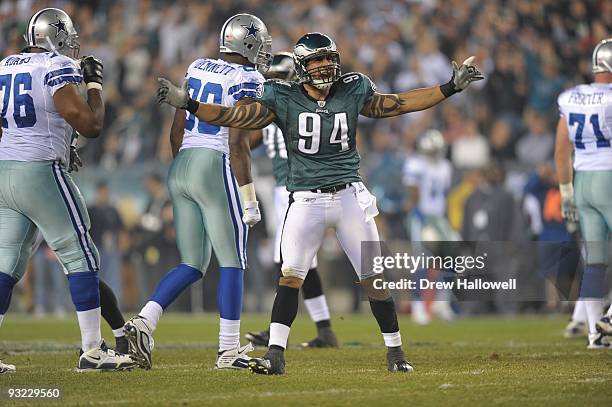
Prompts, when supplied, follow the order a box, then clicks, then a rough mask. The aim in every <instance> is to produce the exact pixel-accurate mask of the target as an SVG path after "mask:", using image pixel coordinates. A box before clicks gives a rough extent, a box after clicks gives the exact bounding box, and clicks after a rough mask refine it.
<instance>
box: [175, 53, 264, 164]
mask: <svg viewBox="0 0 612 407" xmlns="http://www.w3.org/2000/svg"><path fill="white" fill-rule="evenodd" d="M185 79H186V80H187V88H188V90H189V94H190V95H191V97H192V98H193V99H195V100H198V101H200V102H203V103H215V104H220V105H223V106H228V107H230V106H233V105H234V104H235V103H236V102H237V101H239V100H240V99H242V98H244V97H253V98H254V97H255V90H256V89H257V87H258V86H259V84H261V83H262V82H263V80H264V79H263V76H262V75H261V74H260V73H259V72H257V70H255V68H253V67H248V66H244V65H239V64H233V63H230V62H227V61H224V60H221V59H207V58H204V59H197V60H195V61H194V62H193V63H192V64H191V65H190V66H189V68H188V69H187V74H186V75H185ZM185 114H186V118H187V120H186V122H185V134H184V137H183V144H182V146H181V149H183V148H194V147H204V148H210V149H212V150H216V151H220V152H222V153H225V154H228V153H229V147H228V137H229V129H228V128H227V127H221V126H213V125H211V124H208V123H206V122H204V121H201V120H199V119H198V118H197V117H195V115H193V114H191V113H189V112H186V113H185Z"/></svg>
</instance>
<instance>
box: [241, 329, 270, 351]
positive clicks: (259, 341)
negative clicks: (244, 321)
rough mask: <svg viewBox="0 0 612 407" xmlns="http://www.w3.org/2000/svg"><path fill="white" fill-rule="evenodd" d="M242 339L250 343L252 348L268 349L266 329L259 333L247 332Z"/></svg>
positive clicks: (268, 333)
mask: <svg viewBox="0 0 612 407" xmlns="http://www.w3.org/2000/svg"><path fill="white" fill-rule="evenodd" d="M244 337H245V338H246V340H247V341H249V342H251V343H252V344H253V346H265V347H268V341H269V340H270V330H269V329H267V330H265V331H261V332H247V333H246V334H245V335H244Z"/></svg>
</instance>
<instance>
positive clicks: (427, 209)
mask: <svg viewBox="0 0 612 407" xmlns="http://www.w3.org/2000/svg"><path fill="white" fill-rule="evenodd" d="M452 172H453V170H452V166H451V163H450V162H449V161H448V160H447V159H444V158H441V159H439V160H437V161H433V160H430V159H427V158H426V157H424V156H422V155H414V156H412V157H409V158H408V160H406V164H404V184H406V185H407V186H413V187H417V188H418V189H419V204H418V205H419V210H420V211H421V213H422V214H423V215H426V216H446V196H447V194H448V190H449V189H450V186H451V177H452Z"/></svg>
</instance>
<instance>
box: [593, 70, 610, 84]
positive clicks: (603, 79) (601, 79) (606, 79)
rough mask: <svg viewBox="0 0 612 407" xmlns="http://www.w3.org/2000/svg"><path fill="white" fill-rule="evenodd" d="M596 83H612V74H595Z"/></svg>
mask: <svg viewBox="0 0 612 407" xmlns="http://www.w3.org/2000/svg"><path fill="white" fill-rule="evenodd" d="M593 82H595V83H612V73H608V72H599V73H596V74H595V80H594V81H593Z"/></svg>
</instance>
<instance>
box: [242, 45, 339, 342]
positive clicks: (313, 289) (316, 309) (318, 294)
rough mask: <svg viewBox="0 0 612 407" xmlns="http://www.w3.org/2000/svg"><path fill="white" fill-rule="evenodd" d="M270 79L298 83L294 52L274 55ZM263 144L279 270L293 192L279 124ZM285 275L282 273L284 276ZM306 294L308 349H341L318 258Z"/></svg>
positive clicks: (259, 337)
mask: <svg viewBox="0 0 612 407" xmlns="http://www.w3.org/2000/svg"><path fill="white" fill-rule="evenodd" d="M265 76H266V79H278V80H284V81H289V82H291V81H294V80H295V79H296V76H295V70H294V68H293V55H292V54H291V53H290V52H279V53H277V54H275V55H274V58H273V59H272V65H270V69H269V70H268V72H267V73H266V75H265ZM262 143H263V145H264V146H265V148H266V153H267V155H268V157H269V158H270V160H272V173H273V175H274V179H275V181H276V187H275V188H274V212H275V213H276V236H275V239H274V263H275V264H276V267H277V269H278V270H280V269H281V253H280V251H281V250H280V246H281V236H282V232H283V223H284V221H285V214H286V213H287V208H288V207H289V191H287V188H286V185H287V173H288V172H289V169H288V168H287V146H286V145H285V138H284V137H283V132H282V130H281V129H280V128H279V127H278V125H277V124H276V123H270V124H269V125H268V127H266V128H264V129H263V130H262V131H261V132H259V131H258V132H253V137H251V149H253V148H256V147H258V146H260V145H261V144H262ZM281 276H282V274H281ZM302 295H303V297H304V305H305V306H306V309H307V310H308V315H310V319H312V320H313V322H314V323H315V325H316V326H317V336H316V337H315V338H314V339H312V340H310V341H308V342H303V343H302V346H303V347H305V348H335V347H338V339H337V338H336V334H335V333H334V331H333V330H332V328H331V317H330V315H329V307H328V305H327V299H326V298H325V294H323V287H322V285H321V278H320V277H319V273H318V271H317V258H316V256H315V257H314V259H313V260H312V264H311V267H310V269H309V270H308V275H307V276H306V278H305V279H304V284H303V285H302ZM245 338H246V339H248V340H249V341H251V343H253V344H254V345H256V346H268V341H269V339H270V331H269V330H265V331H261V332H247V333H246V335H245Z"/></svg>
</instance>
